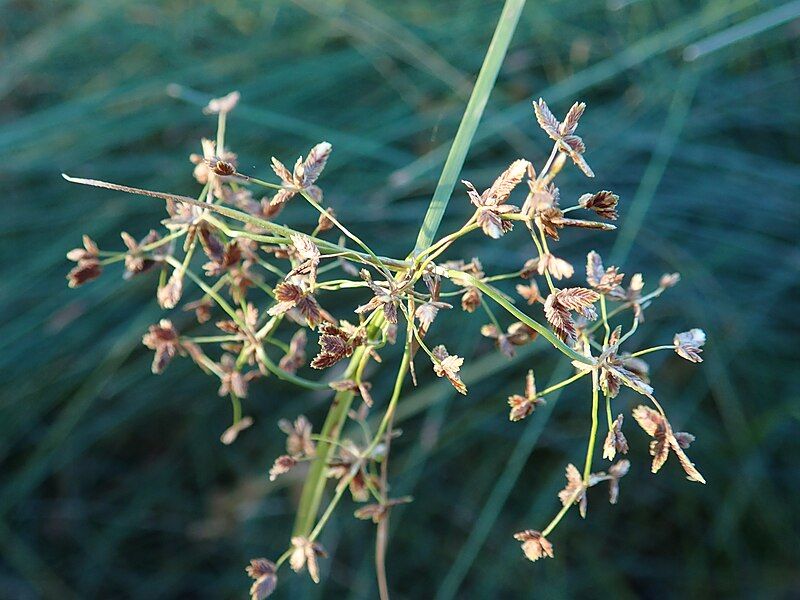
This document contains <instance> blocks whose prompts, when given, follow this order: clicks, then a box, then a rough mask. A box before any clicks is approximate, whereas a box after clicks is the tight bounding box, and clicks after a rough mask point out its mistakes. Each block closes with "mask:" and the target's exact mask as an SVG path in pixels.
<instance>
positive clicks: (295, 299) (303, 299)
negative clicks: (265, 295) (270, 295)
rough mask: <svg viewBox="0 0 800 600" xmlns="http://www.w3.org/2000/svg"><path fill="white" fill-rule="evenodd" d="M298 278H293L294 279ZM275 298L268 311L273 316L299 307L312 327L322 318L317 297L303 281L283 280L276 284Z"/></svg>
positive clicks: (298, 309)
mask: <svg viewBox="0 0 800 600" xmlns="http://www.w3.org/2000/svg"><path fill="white" fill-rule="evenodd" d="M294 280H297V281H299V280H298V279H297V278H293V281H294ZM275 300H277V301H278V302H277V304H275V305H274V306H272V307H271V308H270V309H269V310H268V311H267V313H268V314H269V315H271V316H273V317H274V316H277V315H282V314H285V313H286V312H288V311H290V310H292V309H297V311H298V312H299V313H300V314H301V315H302V316H303V318H304V319H305V320H306V322H307V323H308V325H309V326H310V327H316V326H317V325H318V324H319V322H320V320H321V319H322V312H321V310H320V306H319V304H318V303H317V300H316V298H314V296H313V295H312V294H311V293H309V291H308V290H307V289H306V288H305V287H304V286H303V285H302V284H301V283H290V282H287V281H283V282H281V283H279V284H278V285H276V286H275Z"/></svg>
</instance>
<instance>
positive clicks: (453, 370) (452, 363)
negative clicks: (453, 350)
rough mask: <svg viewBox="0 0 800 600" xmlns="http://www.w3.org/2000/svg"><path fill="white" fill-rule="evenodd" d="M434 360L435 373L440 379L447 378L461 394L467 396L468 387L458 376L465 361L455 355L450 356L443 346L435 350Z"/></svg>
mask: <svg viewBox="0 0 800 600" xmlns="http://www.w3.org/2000/svg"><path fill="white" fill-rule="evenodd" d="M433 358H434V361H433V372H434V373H436V375H437V376H439V377H446V378H447V379H448V381H449V382H450V383H451V384H452V385H453V387H454V388H456V391H457V392H458V393H459V394H464V395H466V393H467V386H466V385H464V382H463V381H461V376H460V375H459V374H458V372H459V370H461V365H463V364H464V359H463V358H461V357H460V356H456V355H455V354H453V355H450V354H449V353H448V352H447V348H445V347H444V346H442V345H439V346H436V347H435V348H434V349H433Z"/></svg>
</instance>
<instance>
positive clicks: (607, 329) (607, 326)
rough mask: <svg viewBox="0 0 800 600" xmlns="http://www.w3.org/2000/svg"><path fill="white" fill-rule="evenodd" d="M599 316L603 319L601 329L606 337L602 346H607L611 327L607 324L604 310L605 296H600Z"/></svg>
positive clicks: (606, 313) (606, 315)
mask: <svg viewBox="0 0 800 600" xmlns="http://www.w3.org/2000/svg"><path fill="white" fill-rule="evenodd" d="M600 316H601V317H602V319H603V327H605V330H606V335H605V337H604V338H603V346H605V345H607V344H608V338H609V337H611V326H610V325H609V324H608V311H607V309H606V296H605V294H600Z"/></svg>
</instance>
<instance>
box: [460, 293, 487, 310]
mask: <svg viewBox="0 0 800 600" xmlns="http://www.w3.org/2000/svg"><path fill="white" fill-rule="evenodd" d="M482 299H483V293H482V292H481V291H480V290H479V289H478V288H476V287H468V288H466V290H465V291H464V293H463V294H462V295H461V309H462V310H464V311H465V312H468V313H474V312H475V311H476V310H478V308H479V307H480V305H481V300H482Z"/></svg>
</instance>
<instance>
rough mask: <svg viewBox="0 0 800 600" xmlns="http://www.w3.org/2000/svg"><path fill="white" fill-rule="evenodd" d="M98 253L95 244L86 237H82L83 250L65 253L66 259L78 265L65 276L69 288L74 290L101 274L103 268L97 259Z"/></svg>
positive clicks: (78, 249) (76, 249) (77, 249)
mask: <svg viewBox="0 0 800 600" xmlns="http://www.w3.org/2000/svg"><path fill="white" fill-rule="evenodd" d="M99 253H100V250H99V249H98V248H97V244H95V243H94V240H92V238H90V237H89V236H88V235H84V236H83V248H75V249H74V250H70V251H69V252H67V259H69V260H71V261H74V262H76V263H78V264H77V265H75V266H74V267H73V268H72V270H71V271H70V272H69V273H68V274H67V280H68V281H69V287H71V288H76V287H78V286H80V285H83V284H84V283H86V282H87V281H91V280H92V279H97V278H98V277H100V275H102V274H103V266H102V265H101V264H100V261H99V260H98V258H97V257H98V254H99Z"/></svg>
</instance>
